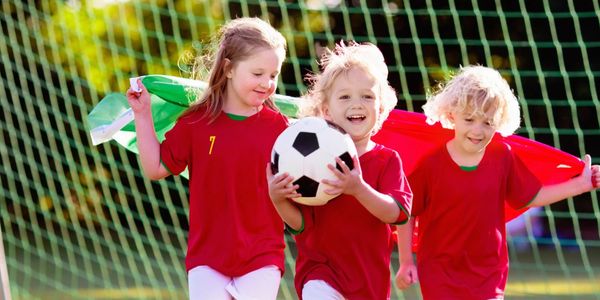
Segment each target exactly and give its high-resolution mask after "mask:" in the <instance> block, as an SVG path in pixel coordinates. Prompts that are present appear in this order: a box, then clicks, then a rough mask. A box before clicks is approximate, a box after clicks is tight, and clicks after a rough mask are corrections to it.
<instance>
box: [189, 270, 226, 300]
mask: <svg viewBox="0 0 600 300" xmlns="http://www.w3.org/2000/svg"><path fill="white" fill-rule="evenodd" d="M230 282H231V277H228V276H224V275H223V274H221V273H219V272H217V271H215V270H214V269H212V268H210V267H208V266H198V267H195V268H193V269H191V270H190V271H189V272H188V288H189V293H190V300H209V299H210V300H213V299H214V300H232V298H231V295H230V294H229V293H228V292H227V290H225V287H226V286H227V285H228V284H229V283H230Z"/></svg>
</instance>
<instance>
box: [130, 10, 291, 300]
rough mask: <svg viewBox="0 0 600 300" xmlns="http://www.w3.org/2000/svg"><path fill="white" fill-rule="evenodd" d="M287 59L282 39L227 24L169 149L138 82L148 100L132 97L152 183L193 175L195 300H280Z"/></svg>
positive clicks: (245, 21) (263, 26) (189, 259)
mask: <svg viewBox="0 0 600 300" xmlns="http://www.w3.org/2000/svg"><path fill="white" fill-rule="evenodd" d="M285 52H286V41H285V39H284V38H283V36H282V35H281V34H280V33H279V32H278V31H276V30H275V29H274V28H272V27H271V26H270V25H269V24H268V23H266V22H264V21H262V20H260V19H257V18H240V19H236V20H233V21H231V22H229V23H228V24H226V25H225V26H224V27H223V28H222V29H221V31H220V40H219V46H218V49H217V52H216V57H214V63H213V65H212V68H211V72H210V75H209V76H210V77H209V79H208V87H207V89H206V91H205V92H204V93H203V94H202V95H201V97H199V98H198V100H197V102H195V103H194V104H193V105H191V106H190V108H189V109H188V110H186V111H185V112H184V113H183V114H182V115H181V117H179V119H178V121H177V123H176V125H175V126H174V127H173V129H172V130H171V131H169V132H168V133H167V134H166V136H165V140H164V141H163V142H162V144H159V142H158V140H157V138H156V135H155V133H154V127H153V123H152V114H151V111H150V110H151V109H150V96H149V94H148V92H147V90H146V89H145V88H144V87H143V86H142V85H141V82H139V81H138V85H140V86H141V88H142V91H141V92H135V91H132V90H131V89H130V90H128V91H127V97H128V101H129V104H130V105H131V107H132V109H133V111H134V113H135V128H136V134H137V139H138V148H139V151H140V159H141V163H142V167H143V170H144V174H145V175H146V176H148V177H149V178H150V179H153V180H155V179H160V178H164V177H166V176H168V175H177V174H179V173H181V172H182V171H183V170H184V169H185V168H186V167H187V168H188V171H189V174H190V177H189V178H190V185H189V190H190V212H189V222H190V229H189V236H188V250H187V255H186V269H187V272H188V283H189V295H190V299H232V298H236V299H275V298H276V296H277V291H278V288H279V283H280V280H281V274H282V272H283V268H284V252H283V250H284V247H285V244H284V240H283V223H282V221H281V218H280V217H279V216H278V215H277V212H276V211H275V209H274V208H273V204H272V203H271V201H270V199H269V191H268V189H267V187H268V186H267V182H266V179H265V177H264V173H263V172H264V171H263V167H264V165H265V164H266V163H267V162H268V161H269V156H270V151H271V147H272V146H273V143H274V142H275V139H276V138H277V136H278V135H279V134H280V133H281V132H282V131H283V130H284V129H285V128H286V127H287V119H286V118H285V117H284V116H283V115H282V114H281V113H279V112H278V111H277V110H276V108H275V106H274V102H273V101H272V99H271V98H270V97H271V96H272V95H273V93H274V92H275V88H276V84H277V78H278V75H279V72H280V70H281V65H282V63H283V60H284V58H285ZM197 61H200V59H197ZM194 67H195V68H197V67H200V66H199V65H195V66H194Z"/></svg>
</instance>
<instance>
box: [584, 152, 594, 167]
mask: <svg viewBox="0 0 600 300" xmlns="http://www.w3.org/2000/svg"><path fill="white" fill-rule="evenodd" d="M583 162H584V163H585V169H586V170H588V169H590V168H591V167H592V157H591V156H590V155H589V154H586V155H585V156H584V157H583Z"/></svg>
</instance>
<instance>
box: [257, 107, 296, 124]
mask: <svg viewBox="0 0 600 300" xmlns="http://www.w3.org/2000/svg"><path fill="white" fill-rule="evenodd" d="M259 114H260V118H261V119H264V120H269V121H271V122H276V123H281V124H285V125H286V126H287V125H288V124H289V120H288V118H287V117H286V116H285V115H284V114H282V113H281V112H279V111H275V110H273V109H271V108H269V107H267V106H264V107H263V109H262V110H261V111H260V112H259Z"/></svg>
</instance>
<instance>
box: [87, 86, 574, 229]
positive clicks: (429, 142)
mask: <svg viewBox="0 0 600 300" xmlns="http://www.w3.org/2000/svg"><path fill="white" fill-rule="evenodd" d="M140 79H141V81H142V83H143V84H144V86H145V87H146V89H147V90H148V92H149V93H150V94H151V98H152V116H153V119H154V126H155V130H156V133H157V136H158V140H159V141H162V140H164V135H165V133H166V132H167V131H169V130H170V129H171V128H172V127H173V125H174V124H175V121H176V120H177V117H179V115H180V114H181V113H182V112H183V111H184V110H185V109H186V108H187V107H188V106H189V105H190V104H191V103H192V102H193V100H194V98H195V95H196V93H197V92H198V91H199V90H202V89H203V88H204V87H205V86H206V84H205V83H204V82H201V81H195V80H190V79H184V78H179V77H174V76H166V75H147V76H143V77H140ZM274 99H275V104H276V105H277V107H278V108H279V109H280V110H281V112H282V113H283V114H285V115H286V116H288V117H291V118H294V117H295V116H296V114H297V112H298V102H299V101H300V100H299V98H294V97H288V96H282V95H275V97H274ZM128 109H129V104H128V103H127V98H126V97H125V95H124V94H120V93H113V94H109V95H107V96H106V97H105V98H103V99H102V100H101V101H100V102H99V103H98V104H97V105H96V106H95V107H94V109H93V110H92V111H91V112H90V113H89V114H88V118H87V124H88V127H89V128H90V134H93V132H94V131H95V130H96V131H97V130H98V129H99V128H105V127H107V126H110V125H111V124H114V123H115V120H117V119H118V118H119V117H120V116H121V115H123V114H124V113H125V112H126V111H127V110H128ZM425 120H426V117H425V115H423V114H421V113H414V112H408V111H404V110H398V109H394V110H393V111H392V112H391V113H390V116H389V117H388V119H387V120H386V121H385V123H384V124H383V127H382V129H381V130H380V131H379V132H378V133H377V135H375V136H374V137H373V140H374V141H376V142H377V143H380V144H383V145H385V146H387V147H390V148H392V149H394V150H396V151H398V153H400V157H401V158H402V162H403V166H404V171H405V172H406V174H407V175H408V174H410V173H411V172H412V171H413V169H414V167H415V165H416V164H417V163H418V161H419V160H420V159H421V158H422V157H423V155H425V154H427V153H428V152H429V151H430V150H433V149H434V148H436V147H438V146H440V145H442V144H443V143H445V142H447V141H448V140H449V139H451V138H452V136H453V131H452V130H448V129H445V128H442V127H441V126H440V125H439V123H436V124H435V125H429V124H427V123H426V122H425ZM111 137H112V139H114V140H115V141H117V142H118V143H119V144H120V145H121V146H123V147H125V148H127V149H128V150H130V151H133V152H135V153H137V147H136V138H135V127H134V125H133V122H129V123H128V124H126V125H125V126H124V127H122V128H120V130H118V131H116V132H115V133H114V135H111ZM497 142H506V143H508V144H509V145H510V146H511V148H512V149H513V151H515V153H516V154H517V155H518V156H519V157H520V158H521V159H522V160H523V161H524V162H525V164H526V165H527V166H528V168H529V169H530V170H531V171H532V173H533V174H535V175H536V176H537V177H538V179H539V180H540V182H542V184H552V183H558V182H562V181H565V180H567V179H570V178H572V177H574V176H577V175H578V174H580V173H581V171H582V170H583V167H584V163H583V161H582V160H580V159H579V158H577V157H575V156H573V155H570V154H568V153H565V152H563V151H560V150H558V149H556V148H553V147H550V146H547V145H545V144H542V143H539V142H536V141H533V140H530V139H527V138H524V137H520V136H517V135H511V136H508V137H502V136H500V135H499V134H496V135H495V136H494V138H493V139H492V143H497ZM185 176H187V175H184V177H185ZM465 188H466V187H465ZM505 210H506V221H510V220H512V219H513V218H515V217H517V216H519V215H520V214H522V213H523V212H525V210H526V209H521V210H514V209H512V208H510V207H508V206H506V208H505Z"/></svg>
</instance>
